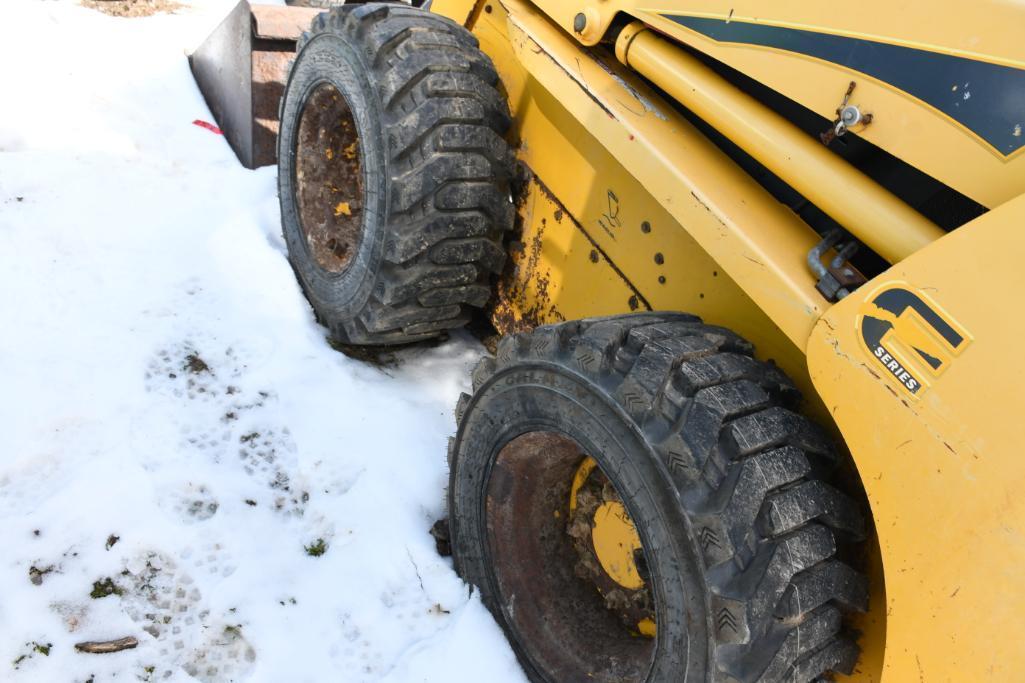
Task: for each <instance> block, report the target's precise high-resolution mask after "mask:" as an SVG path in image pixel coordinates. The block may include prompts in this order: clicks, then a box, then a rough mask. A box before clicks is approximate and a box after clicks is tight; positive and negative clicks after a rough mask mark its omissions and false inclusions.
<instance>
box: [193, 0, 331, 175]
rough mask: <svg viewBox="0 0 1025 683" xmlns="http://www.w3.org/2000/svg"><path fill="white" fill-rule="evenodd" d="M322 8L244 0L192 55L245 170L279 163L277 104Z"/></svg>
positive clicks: (212, 107)
mask: <svg viewBox="0 0 1025 683" xmlns="http://www.w3.org/2000/svg"><path fill="white" fill-rule="evenodd" d="M319 12H320V10H317V9H312V8H307V7H280V6H269V5H250V4H249V3H248V2H247V1H246V0H242V2H240V3H239V4H238V5H236V6H235V8H234V9H233V10H232V11H231V13H230V14H228V16H227V17H226V18H225V19H224V21H222V22H221V24H220V25H219V26H218V27H217V28H216V29H215V30H214V32H213V33H212V34H210V36H209V37H208V38H207V39H206V40H205V41H204V42H203V44H202V45H200V46H199V48H198V49H196V51H195V52H193V53H192V54H191V55H189V65H190V67H191V68H192V74H193V76H194V77H195V79H196V83H197V84H198V85H199V90H200V92H202V93H203V98H204V99H205V100H206V104H207V106H208V107H210V111H211V112H212V113H213V116H214V119H215V120H216V121H217V125H218V126H220V128H221V130H222V131H223V132H224V135H225V137H227V139H228V143H229V144H230V145H231V148H232V149H233V150H234V151H235V154H236V155H237V156H238V159H239V161H241V162H242V165H243V166H245V167H246V168H258V167H260V166H270V165H273V164H274V163H275V162H276V157H277V154H276V145H277V134H278V102H279V101H280V99H281V95H282V93H283V92H284V89H285V80H286V79H287V78H288V66H289V63H290V61H291V60H292V57H293V56H294V55H295V46H296V41H297V40H298V39H299V37H300V36H301V35H302V33H303V31H305V30H307V29H308V28H309V26H310V22H311V21H313V18H314V17H315V16H317V14H318V13H319Z"/></svg>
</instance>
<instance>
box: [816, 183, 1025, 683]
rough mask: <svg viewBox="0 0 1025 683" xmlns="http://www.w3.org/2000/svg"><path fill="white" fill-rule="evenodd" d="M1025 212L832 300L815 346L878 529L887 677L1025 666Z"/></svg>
mask: <svg viewBox="0 0 1025 683" xmlns="http://www.w3.org/2000/svg"><path fill="white" fill-rule="evenodd" d="M1023 224H1025V195H1023V196H1021V197H1019V198H1017V199H1015V200H1012V201H1010V202H1008V203H1007V204H1005V205H1003V206H1001V207H998V208H996V209H994V210H992V211H990V212H989V213H987V214H986V215H984V216H981V217H979V218H977V219H975V220H974V221H972V222H971V223H968V224H967V225H965V226H963V227H962V228H960V229H958V230H956V231H954V232H952V233H950V234H949V235H947V236H946V237H943V238H942V239H940V240H938V241H937V242H935V243H933V244H931V245H930V246H928V247H926V248H925V249H923V250H922V251H920V252H919V253H916V254H914V255H913V256H911V257H909V258H908V259H906V260H905V261H903V262H901V263H900V264H898V265H897V266H894V267H893V268H891V269H890V270H888V271H886V272H885V273H883V274H882V275H880V276H878V277H877V278H875V279H874V280H872V281H871V282H869V283H868V284H866V285H865V286H863V287H862V288H861V289H859V290H858V291H857V292H855V293H854V294H852V295H851V296H849V297H847V298H846V299H844V300H843V301H841V302H840V303H838V304H837V305H835V306H833V307H832V308H831V309H830V310H829V311H827V312H826V314H825V315H824V316H823V317H822V319H821V320H820V321H819V323H818V324H817V325H816V327H815V331H814V332H813V334H812V337H811V339H810V341H809V344H808V364H809V369H810V372H811V377H812V381H813V382H814V384H815V387H816V389H817V390H818V392H819V394H820V396H821V397H822V398H823V400H825V402H826V405H827V406H828V408H829V410H830V412H831V413H832V414H833V416H834V418H835V419H836V423H837V425H838V426H839V428H840V430H841V431H842V432H843V434H844V437H845V440H846V442H847V444H848V446H849V447H850V450H851V453H852V454H853V456H854V459H855V462H856V464H857V466H858V470H859V471H860V472H861V476H862V480H863V482H864V484H865V490H866V493H867V494H868V498H869V502H870V504H871V506H872V514H873V517H874V518H875V523H876V529H877V531H878V534H879V543H880V548H881V552H882V561H883V568H884V571H885V576H886V605H885V610H886V614H887V623H886V646H885V660H884V661H885V666H884V670H883V680H884V681H894V682H903V681H919V680H922V681H941V680H942V681H946V680H956V681H1011V680H1021V675H1022V670H1023V668H1025V649H1023V648H1022V644H1021V636H1022V634H1023V633H1025V574H1023V572H1022V568H1023V567H1025V496H1023V495H1022V491H1023V490H1025V462H1023V460H1022V451H1023V450H1025V421H1023V420H1022V410H1023V408H1025V358H1023V356H1022V340H1023V339H1025V317H1023V316H1022V315H1021V306H1020V305H1019V303H1018V298H1019V297H1020V293H1021V291H1022V290H1023V289H1025V273H1023V271H1022V267H1021V253H1022V252H1021V242H1022V225H1023ZM878 607H880V606H879V605H873V609H877V608H878Z"/></svg>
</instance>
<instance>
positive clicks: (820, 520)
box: [449, 313, 867, 683]
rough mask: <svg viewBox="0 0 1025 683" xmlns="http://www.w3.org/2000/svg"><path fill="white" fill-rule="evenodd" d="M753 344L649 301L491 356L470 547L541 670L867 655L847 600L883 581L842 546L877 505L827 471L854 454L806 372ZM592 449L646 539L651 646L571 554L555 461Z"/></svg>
mask: <svg viewBox="0 0 1025 683" xmlns="http://www.w3.org/2000/svg"><path fill="white" fill-rule="evenodd" d="M752 351H753V349H752V346H751V345H750V344H749V343H747V342H746V341H744V340H743V339H741V338H740V337H738V336H736V335H735V334H733V333H731V332H729V331H728V330H725V329H723V328H719V327H714V326H710V325H705V324H702V323H701V321H700V320H698V319H697V318H694V317H692V316H687V315H682V314H675V313H650V314H637V315H627V316H618V317H611V318H595V319H588V320H581V321H572V322H567V323H562V324H558V325H548V326H543V327H539V328H537V329H535V330H534V331H533V332H531V333H529V334H517V335H512V336H509V337H506V338H505V339H503V340H502V342H501V343H500V345H499V348H498V354H497V358H495V359H492V358H485V359H484V360H483V361H481V363H480V364H479V365H478V366H477V368H476V370H475V371H474V373H473V386H474V394H473V395H472V396H470V395H467V394H464V395H463V396H462V397H461V398H460V401H459V405H458V407H457V411H456V412H457V420H458V424H459V426H458V432H457V435H456V437H455V438H454V439H453V441H452V443H451V446H450V454H449V458H450V465H451V480H450V487H449V523H450V530H451V536H452V549H453V556H454V558H455V563H456V567H457V569H458V571H459V572H460V573H461V575H462V576H463V577H464V578H465V579H466V580H467V581H468V582H470V583H472V584H474V585H476V586H478V587H479V588H480V591H481V595H482V598H483V600H484V602H485V604H486V605H487V606H488V607H489V608H490V609H491V610H492V612H493V613H494V615H495V617H496V619H497V620H498V622H499V624H500V625H501V626H502V628H503V629H504V630H505V632H506V634H507V635H508V636H509V639H510V642H511V643H512V644H513V647H514V649H515V650H516V652H517V654H518V656H519V657H520V660H521V662H522V663H523V666H524V668H525V670H526V671H527V674H528V676H529V677H530V678H531V680H533V681H537V682H542V681H543V682H545V683H563V682H565V681H577V680H588V681H597V682H607V683H612V682H613V681H615V682H617V683H619V682H621V681H651V682H656V681H657V682H659V683H665V682H674V683H675V682H677V681H684V680H691V681H730V682H734V681H742V682H745V683H753V682H755V681H759V682H763V681H799V682H806V681H811V680H815V679H816V678H817V677H819V676H822V675H824V674H827V673H828V672H830V671H835V672H844V673H849V672H850V671H851V670H852V669H853V666H854V664H855V662H856V660H857V656H858V647H857V645H856V643H855V638H854V636H853V635H851V634H850V633H849V632H847V631H846V630H845V629H844V627H843V623H842V616H843V614H844V613H846V612H849V611H863V610H864V609H866V607H867V585H866V580H865V578H864V577H863V576H862V575H861V574H859V573H857V572H856V571H855V570H853V569H852V568H850V567H849V566H848V565H846V564H844V563H843V562H842V561H840V560H839V559H838V558H837V550H838V545H839V544H840V543H842V542H845V541H852V540H856V539H859V538H861V537H862V536H863V532H864V528H863V527H864V523H863V519H862V516H861V513H860V510H859V507H858V505H856V504H855V503H854V502H853V501H852V500H851V499H850V498H848V497H847V496H846V495H844V494H842V493H840V492H839V491H838V490H836V489H835V488H833V487H831V486H830V485H829V484H827V483H825V482H824V480H823V477H824V476H825V473H827V472H829V471H830V470H831V468H832V467H833V465H834V464H835V462H836V459H837V456H836V454H835V451H834V449H833V448H832V446H831V444H830V443H829V442H828V441H827V440H826V439H825V438H824V437H823V435H822V433H821V432H820V431H819V430H818V429H817V428H815V427H814V426H813V425H812V424H811V423H809V422H808V421H807V420H806V419H805V418H803V417H801V416H800V415H798V414H797V413H795V412H793V411H792V408H793V407H794V406H795V405H796V402H797V401H798V400H799V396H798V393H797V391H796V390H795V388H794V386H793V385H792V384H791V383H790V381H789V380H788V379H787V378H786V377H785V376H784V375H783V374H782V373H781V372H780V371H779V370H778V369H777V368H776V367H775V366H772V365H769V364H766V363H762V362H759V361H757V360H755V359H754V358H753V357H752ZM551 435H554V436H551ZM574 446H575V448H576V451H574ZM584 455H589V456H591V457H593V458H594V459H595V460H597V462H598V466H599V467H600V468H601V470H602V471H603V472H604V474H605V475H606V476H607V477H608V479H609V480H610V481H611V483H612V484H613V486H614V487H615V489H616V491H617V492H619V494H621V496H622V499H623V503H624V505H625V507H626V509H627V511H628V513H629V516H630V518H632V520H634V521H635V524H636V528H637V531H638V533H639V535H640V539H641V541H642V544H643V554H644V566H645V571H646V573H647V574H648V577H647V579H646V581H647V585H648V586H649V588H650V590H651V593H652V595H653V596H654V601H655V609H654V613H655V615H656V620H655V621H656V623H657V636H656V640H655V641H654V647H652V648H650V650H649V651H645V650H643V648H640V647H639V646H638V645H637V641H638V638H637V637H636V636H630V635H626V636H625V639H624V640H623V641H622V642H621V643H620V642H619V641H616V640H615V639H614V637H613V634H614V631H615V626H616V624H617V623H618V622H617V621H616V620H615V619H614V618H611V619H610V618H607V617H608V615H607V614H606V615H605V617H606V618H603V617H602V610H601V609H600V606H601V599H600V598H599V597H598V594H597V592H596V591H594V590H593V588H591V590H590V591H587V590H584V589H581V588H580V583H579V581H580V579H579V578H578V577H579V574H577V576H574V575H573V571H572V569H571V568H567V567H564V566H563V564H562V563H561V562H560V561H559V560H558V558H559V553H563V554H564V555H566V556H567V557H570V555H569V554H567V551H565V549H562V550H560V548H559V546H560V545H565V543H564V542H563V541H559V540H557V539H558V537H559V536H560V535H561V534H564V533H565V530H566V519H567V517H568V515H566V514H564V513H565V510H563V509H562V508H561V507H560V506H563V505H564V504H565V503H567V502H568V501H567V498H568V496H567V495H566V493H565V490H560V486H561V487H563V489H564V488H565V486H564V485H563V484H560V482H561V481H564V480H565V474H562V473H554V474H550V473H552V472H553V471H554V470H555V469H559V468H561V469H562V470H564V471H565V472H569V473H572V471H573V468H574V467H575V463H579V462H580V459H581V458H582V457H583V456H584ZM531 458H533V459H532V460H531ZM552 539H556V540H552ZM502 544H505V545H507V546H508V545H516V546H517V548H516V552H512V551H511V550H510V549H509V548H503V547H501V546H502ZM574 581H576V583H574ZM596 606H597V607H596ZM549 641H555V642H554V644H553V645H546V643H547V642H549Z"/></svg>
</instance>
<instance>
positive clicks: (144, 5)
mask: <svg viewBox="0 0 1025 683" xmlns="http://www.w3.org/2000/svg"><path fill="white" fill-rule="evenodd" d="M82 5H84V6H85V7H91V8H93V9H95V10H99V11H101V12H103V13H104V14H109V15H110V16H112V17H148V16H151V15H153V14H158V13H160V12H164V13H167V14H173V13H174V11H175V10H178V9H181V8H182V7H183V6H184V5H182V4H181V3H178V2H174V0H82Z"/></svg>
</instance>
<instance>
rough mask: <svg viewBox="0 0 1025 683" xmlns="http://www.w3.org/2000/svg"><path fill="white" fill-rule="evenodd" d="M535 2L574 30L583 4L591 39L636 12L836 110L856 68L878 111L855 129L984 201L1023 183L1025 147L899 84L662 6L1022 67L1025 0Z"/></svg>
mask: <svg viewBox="0 0 1025 683" xmlns="http://www.w3.org/2000/svg"><path fill="white" fill-rule="evenodd" d="M534 4H536V5H537V6H538V7H540V8H541V9H542V10H543V11H545V12H546V13H547V14H549V15H551V16H552V17H553V18H554V19H555V21H556V22H557V23H558V24H559V25H560V26H562V27H564V29H565V30H566V31H567V32H568V33H569V34H573V32H572V26H573V19H574V17H575V16H576V14H577V13H578V12H581V11H583V12H584V13H586V14H587V15H588V16H591V17H593V18H594V19H593V20H592V22H591V23H590V25H589V29H588V31H586V32H585V35H583V36H578V37H579V39H580V40H581V42H584V43H585V44H594V43H595V42H597V41H598V40H599V39H600V38H601V36H602V35H603V34H604V32H605V31H606V30H607V28H608V26H609V24H610V23H611V21H612V19H613V17H615V16H616V14H617V13H619V12H623V13H626V14H630V15H633V16H636V17H638V18H640V19H642V20H644V21H645V22H647V23H649V24H651V25H652V26H654V27H656V28H658V30H660V31H663V32H665V33H667V34H669V35H671V36H674V37H676V38H678V39H679V40H681V41H683V42H686V43H688V44H690V45H692V46H694V47H695V48H696V49H698V50H700V51H702V52H705V53H706V54H709V55H711V56H712V57H714V58H715V59H717V60H719V61H722V62H725V63H726V64H729V65H730V66H732V67H733V68H735V69H738V70H740V71H742V72H743V73H745V74H747V75H748V76H750V77H752V78H754V79H755V80H756V81H758V82H760V83H763V84H765V85H767V86H769V87H770V88H773V89H774V90H777V91H779V92H781V93H784V94H785V95H787V96H788V97H789V98H791V99H793V100H796V101H798V102H800V103H801V104H803V105H804V106H806V107H808V108H809V109H811V110H813V111H815V112H817V113H818V114H820V115H822V116H824V117H826V118H828V119H830V120H832V119H833V118H834V117H835V110H836V107H837V105H838V104H839V102H840V100H841V99H842V97H843V93H844V92H845V90H846V89H847V85H848V83H849V82H850V81H851V80H852V78H853V79H854V80H856V81H857V83H858V88H857V90H856V92H855V97H854V100H853V101H852V103H854V104H857V105H859V106H860V107H861V108H862V110H863V111H869V112H872V113H873V115H874V119H873V121H872V124H871V125H870V126H868V127H866V128H864V129H863V130H860V131H858V133H857V134H858V135H860V136H862V137H864V138H865V139H866V140H868V141H869V142H872V143H873V144H876V145H878V146H880V147H882V148H884V149H886V150H887V151H889V152H890V153H892V154H894V155H896V156H898V157H900V158H901V159H903V160H905V161H907V162H908V163H909V164H911V165H912V166H915V167H916V168H919V169H921V170H922V171H924V172H925V173H927V174H929V175H931V176H933V177H935V178H937V179H939V180H941V181H942V182H944V183H946V184H948V185H950V186H951V187H954V188H955V189H957V190H958V191H960V192H961V193H963V194H965V195H968V196H969V197H971V198H973V199H975V200H976V201H978V202H980V203H981V204H983V205H985V206H988V207H994V206H997V205H999V204H1001V203H1003V202H1005V201H1007V200H1009V199H1011V198H1013V197H1015V196H1017V195H1018V194H1021V193H1022V192H1023V191H1025V153H1017V154H1014V155H1012V156H1010V157H1002V156H1000V155H999V154H997V153H995V152H994V151H993V149H992V148H991V147H989V146H988V145H987V144H986V143H985V142H983V141H982V140H981V139H979V138H978V137H977V136H975V134H974V133H972V132H971V131H969V130H968V129H966V128H964V127H962V126H961V125H959V124H958V123H957V122H956V121H954V120H952V119H951V118H949V117H948V116H947V115H945V114H943V113H942V112H940V111H938V110H936V109H933V108H932V107H929V106H928V105H925V104H924V103H922V102H921V101H919V100H917V99H915V98H914V97H912V96H911V95H909V94H907V93H904V92H902V91H899V90H897V89H896V88H894V87H893V86H890V85H888V84H885V83H882V82H880V81H877V80H875V79H873V78H870V77H868V76H865V75H864V74H861V73H859V72H855V71H852V70H850V69H847V68H844V67H841V66H838V65H835V64H831V63H828V62H824V61H821V60H818V59H815V58H812V57H807V56H804V55H798V54H795V53H790V52H784V51H780V50H776V49H772V48H764V47H757V46H751V45H738V44H730V43H719V42H716V41H713V40H710V39H708V38H706V37H704V36H701V35H699V34H697V33H695V32H692V31H689V30H687V29H684V28H683V27H681V26H680V25H679V24H676V23H675V22H673V21H671V20H669V19H664V18H662V16H661V14H664V13H675V14H682V15H688V16H702V17H710V18H719V19H727V18H729V19H730V20H731V21H738V22H752V23H758V24H763V25H771V26H780V27H786V28H794V29H800V30H805V31H814V32H821V33H828V34H835V35H843V36H848V37H851V38H860V39H867V40H873V41H877V42H882V43H888V44H894V45H901V46H905V47H911V48H916V49H922V50H928V51H932V52H938V53H942V54H950V55H955V56H960V57H966V58H969V59H977V60H980V61H985V62H990V63H996V64H1003V65H1006V66H1012V67H1016V68H1025V40H1022V29H1023V27H1025V4H1023V3H1021V2H1005V1H1003V0H977V1H974V2H970V3H966V2H962V3H953V2H947V3H939V4H937V3H936V2H934V1H933V0H906V1H904V2H889V1H888V0H866V1H865V2H858V3H826V2H818V3H816V2H806V1H804V0H777V1H776V2H772V3H768V4H767V3H765V2H762V1H760V0H729V1H728V2H727V1H726V0H686V1H682V0H580V2H578V3H567V2H565V1H564V0H534ZM1022 129H1023V130H1025V114H1023V121H1022ZM1022 134H1023V135H1025V132H1023V133H1022ZM1019 152H1020V150H1019Z"/></svg>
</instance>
